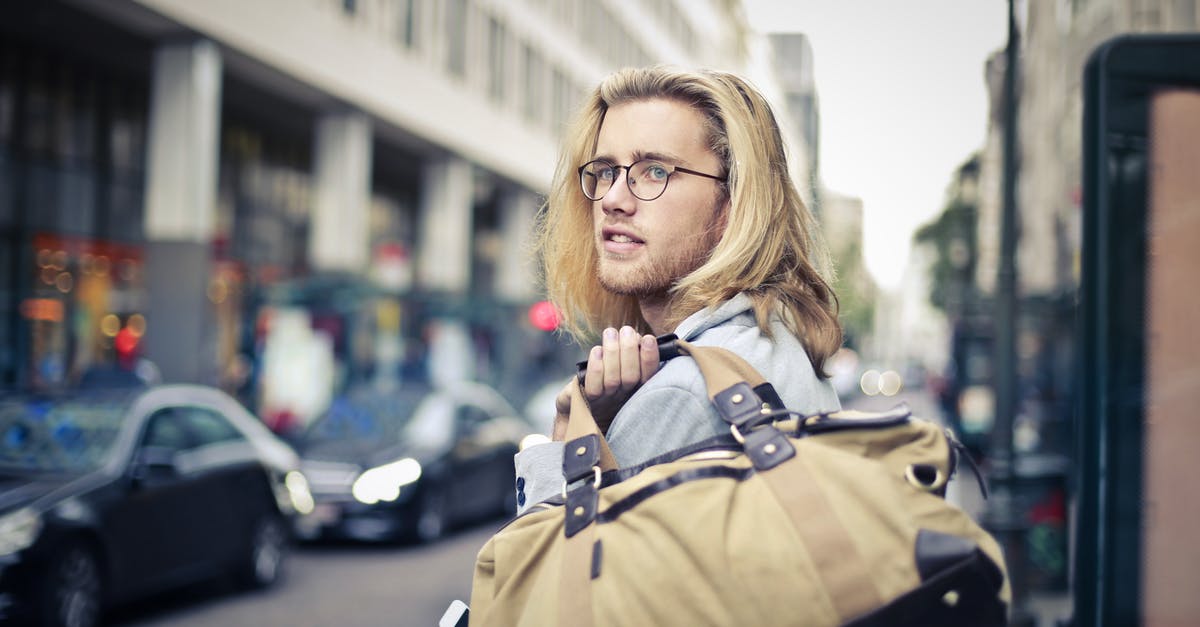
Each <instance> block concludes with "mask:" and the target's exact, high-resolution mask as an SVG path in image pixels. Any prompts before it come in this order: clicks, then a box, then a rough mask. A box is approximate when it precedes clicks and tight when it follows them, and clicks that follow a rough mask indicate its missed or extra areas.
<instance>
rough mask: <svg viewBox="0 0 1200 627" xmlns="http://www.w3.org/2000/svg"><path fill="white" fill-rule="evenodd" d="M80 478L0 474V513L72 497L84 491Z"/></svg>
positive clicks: (73, 476) (72, 476)
mask: <svg viewBox="0 0 1200 627" xmlns="http://www.w3.org/2000/svg"><path fill="white" fill-rule="evenodd" d="M80 478H81V477H80V475H35V476H28V475H26V476H20V475H12V474H9V473H4V472H0V513H5V512H10V511H13V510H15V509H18V508H21V507H24V506H26V505H30V504H32V503H37V502H39V501H41V502H47V501H57V500H60V499H62V498H66V497H67V496H71V495H74V494H76V493H77V492H79V491H80V490H82V489H84V488H83V485H82V482H80V481H79V479H80Z"/></svg>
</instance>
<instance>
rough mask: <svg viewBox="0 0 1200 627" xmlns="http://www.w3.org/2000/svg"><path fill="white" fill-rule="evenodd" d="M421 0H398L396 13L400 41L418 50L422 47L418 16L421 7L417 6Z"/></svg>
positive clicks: (397, 34) (410, 48)
mask: <svg viewBox="0 0 1200 627" xmlns="http://www.w3.org/2000/svg"><path fill="white" fill-rule="evenodd" d="M418 2H419V0H397V3H398V4H399V6H398V7H397V11H396V15H397V21H398V22H399V23H398V24H397V25H396V36H397V38H399V39H400V43H401V44H403V45H404V47H405V48H408V49H409V50H416V49H417V48H418V47H420V45H421V42H420V33H421V29H420V28H419V26H418V21H417V20H418V18H419V13H420V9H419V7H418V6H417V4H418Z"/></svg>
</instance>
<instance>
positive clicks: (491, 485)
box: [451, 399, 513, 518]
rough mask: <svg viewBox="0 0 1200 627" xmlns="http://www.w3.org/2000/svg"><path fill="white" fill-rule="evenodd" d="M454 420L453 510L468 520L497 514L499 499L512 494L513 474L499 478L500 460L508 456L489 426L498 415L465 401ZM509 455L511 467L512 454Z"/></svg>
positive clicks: (462, 401)
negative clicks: (493, 436) (509, 493)
mask: <svg viewBox="0 0 1200 627" xmlns="http://www.w3.org/2000/svg"><path fill="white" fill-rule="evenodd" d="M454 419H455V436H456V437H455V443H454V450H453V454H452V458H453V459H454V469H455V472H454V483H453V485H454V488H453V490H454V493H453V494H452V495H451V496H452V498H451V504H452V507H454V508H455V510H456V514H458V515H459V516H462V517H468V518H469V517H476V516H480V515H483V514H487V513H490V512H492V511H495V510H496V509H497V503H498V502H499V500H500V499H501V498H503V496H505V495H506V494H507V493H508V492H510V491H511V489H510V488H511V486H512V481H513V473H512V471H511V470H509V471H508V472H507V475H506V476H499V475H498V468H499V467H500V458H501V456H502V455H504V454H505V453H504V451H502V450H501V449H502V447H500V446H498V443H497V442H496V441H495V440H494V438H492V437H491V431H490V430H489V426H490V425H491V422H492V421H493V419H494V416H492V415H491V413H490V412H489V411H488V409H486V408H485V407H483V406H481V405H478V404H476V403H473V402H471V400H469V399H463V400H461V401H460V402H459V404H458V406H457V407H456V408H455V412H454ZM507 454H508V456H509V459H508V465H509V466H510V467H511V465H512V460H511V452H508V453H507ZM498 490H503V491H504V492H503V493H501V492H498Z"/></svg>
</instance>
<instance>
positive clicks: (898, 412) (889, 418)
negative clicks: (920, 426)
mask: <svg viewBox="0 0 1200 627" xmlns="http://www.w3.org/2000/svg"><path fill="white" fill-rule="evenodd" d="M911 418H912V411H910V410H909V409H908V404H907V403H900V404H899V405H896V406H895V407H893V408H892V409H889V410H888V411H886V412H879V413H878V414H876V415H875V416H873V417H871V418H838V417H837V416H832V415H830V414H821V415H820V420H814V421H813V422H812V423H805V422H804V421H801V427H800V431H801V432H804V433H807V434H809V435H817V434H820V433H829V432H832V431H846V430H849V429H883V428H887V427H894V426H896V425H902V424H904V423H906V422H908V421H909V419H911Z"/></svg>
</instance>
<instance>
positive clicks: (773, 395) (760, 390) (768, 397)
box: [754, 383, 787, 411]
mask: <svg viewBox="0 0 1200 627" xmlns="http://www.w3.org/2000/svg"><path fill="white" fill-rule="evenodd" d="M754 393H755V394H757V395H758V398H760V399H762V402H764V403H766V404H768V405H770V406H771V409H773V410H775V411H779V410H782V409H787V408H786V407H784V406H783V399H782V398H779V393H778V392H776V391H775V386H773V385H771V384H770V383H761V384H759V385H756V386H754Z"/></svg>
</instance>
